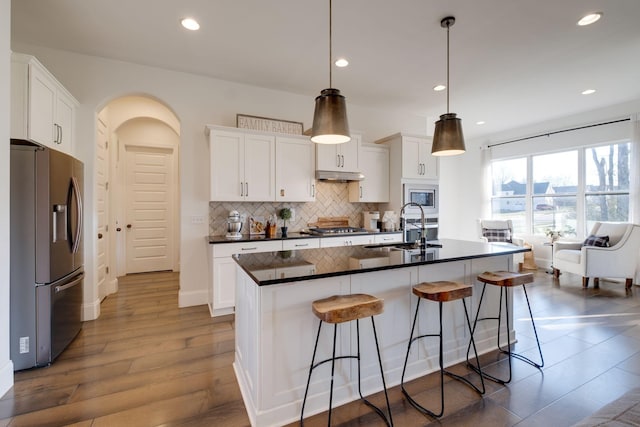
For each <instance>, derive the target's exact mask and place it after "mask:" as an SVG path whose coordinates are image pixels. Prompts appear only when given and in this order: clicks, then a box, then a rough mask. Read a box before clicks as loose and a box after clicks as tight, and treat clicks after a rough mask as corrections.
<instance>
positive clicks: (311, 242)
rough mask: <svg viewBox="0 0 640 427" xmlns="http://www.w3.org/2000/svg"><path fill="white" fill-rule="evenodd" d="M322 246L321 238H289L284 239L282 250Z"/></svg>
mask: <svg viewBox="0 0 640 427" xmlns="http://www.w3.org/2000/svg"><path fill="white" fill-rule="evenodd" d="M319 247H320V239H319V238H314V239H289V240H283V241H282V250H283V251H289V250H296V249H318V248H319Z"/></svg>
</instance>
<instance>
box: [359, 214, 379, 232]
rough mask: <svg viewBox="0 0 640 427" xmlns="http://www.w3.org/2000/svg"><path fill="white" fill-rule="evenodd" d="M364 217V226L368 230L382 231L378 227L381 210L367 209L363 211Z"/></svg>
mask: <svg viewBox="0 0 640 427" xmlns="http://www.w3.org/2000/svg"><path fill="white" fill-rule="evenodd" d="M362 216H363V218H364V224H363V225H364V228H365V229H366V230H368V231H380V229H379V228H378V221H380V212H378V211H365V212H362Z"/></svg>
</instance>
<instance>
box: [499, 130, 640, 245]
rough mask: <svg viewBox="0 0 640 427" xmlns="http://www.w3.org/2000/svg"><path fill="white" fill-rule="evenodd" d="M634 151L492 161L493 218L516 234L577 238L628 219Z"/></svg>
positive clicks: (625, 147) (623, 147)
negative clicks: (503, 221)
mask: <svg viewBox="0 0 640 427" xmlns="http://www.w3.org/2000/svg"><path fill="white" fill-rule="evenodd" d="M629 152H630V144H629V143H627V142H625V143H620V144H609V145H602V146H596V147H583V148H579V149H574V150H569V151H563V152H558V153H546V154H540V155H532V156H528V157H521V158H516V159H509V160H496V161H493V162H492V164H491V175H492V186H493V189H492V190H493V191H492V196H491V207H492V213H493V217H494V218H500V219H511V220H512V221H513V224H514V231H515V232H516V233H533V234H536V235H543V234H545V233H546V232H547V231H548V230H554V231H561V232H562V234H563V235H565V236H578V237H582V236H583V235H584V234H586V233H587V232H588V231H589V230H590V229H591V228H592V227H593V223H594V222H596V221H622V222H624V221H628V220H629V172H630V155H629ZM529 183H530V184H529Z"/></svg>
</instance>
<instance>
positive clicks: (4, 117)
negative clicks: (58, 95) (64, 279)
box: [0, 0, 13, 397]
mask: <svg viewBox="0 0 640 427" xmlns="http://www.w3.org/2000/svg"><path fill="white" fill-rule="evenodd" d="M10 34H11V2H10V0H0V141H2V144H0V147H1V148H0V205H3V206H9V62H10V58H11V56H10V54H11V53H10V50H9V41H10ZM11 386H13V363H11V360H9V209H0V397H1V396H2V395H4V394H5V393H6V392H7V390H9V389H10V388H11Z"/></svg>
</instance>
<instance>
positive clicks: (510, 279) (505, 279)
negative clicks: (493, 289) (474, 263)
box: [478, 271, 533, 287]
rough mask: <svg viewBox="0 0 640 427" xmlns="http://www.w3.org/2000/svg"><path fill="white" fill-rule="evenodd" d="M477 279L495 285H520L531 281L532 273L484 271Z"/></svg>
mask: <svg viewBox="0 0 640 427" xmlns="http://www.w3.org/2000/svg"><path fill="white" fill-rule="evenodd" d="M478 280H479V281H481V282H483V283H488V284H490V285H495V286H508V287H511V286H520V285H526V284H527V283H532V282H533V273H513V272H511V271H485V272H484V273H480V274H479V275H478Z"/></svg>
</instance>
